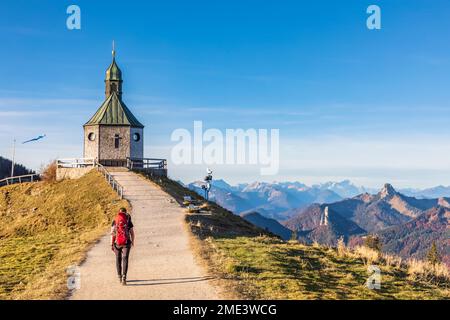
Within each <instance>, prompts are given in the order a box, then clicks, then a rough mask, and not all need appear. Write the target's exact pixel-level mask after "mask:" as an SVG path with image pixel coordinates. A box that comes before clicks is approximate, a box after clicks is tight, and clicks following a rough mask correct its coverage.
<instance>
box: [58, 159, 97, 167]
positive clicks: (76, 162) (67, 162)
mask: <svg viewBox="0 0 450 320" xmlns="http://www.w3.org/2000/svg"><path fill="white" fill-rule="evenodd" d="M95 164H96V159H95V158H71V159H58V160H56V165H57V167H58V168H85V167H95Z"/></svg>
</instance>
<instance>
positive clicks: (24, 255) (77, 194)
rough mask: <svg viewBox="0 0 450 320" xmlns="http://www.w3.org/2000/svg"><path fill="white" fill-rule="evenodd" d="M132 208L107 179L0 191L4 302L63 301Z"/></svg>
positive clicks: (0, 277) (0, 281)
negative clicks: (71, 272) (78, 270)
mask: <svg viewBox="0 0 450 320" xmlns="http://www.w3.org/2000/svg"><path fill="white" fill-rule="evenodd" d="M122 206H123V207H127V206H128V203H127V202H126V201H124V200H120V199H118V197H117V195H116V194H115V193H114V192H113V191H112V190H111V188H110V187H109V186H108V184H107V183H106V182H105V181H104V179H103V177H102V176H101V175H99V174H98V173H96V172H91V173H89V174H88V175H86V176H85V177H83V178H81V179H79V180H66V181H62V182H58V183H44V182H39V183H34V184H22V185H13V186H9V187H2V188H0V248H1V250H0V261H1V263H0V299H58V298H59V299H61V298H65V296H66V295H67V287H66V279H67V275H66V274H65V272H66V271H65V270H66V268H67V267H69V266H71V265H73V264H78V263H80V262H81V261H82V260H83V258H84V256H85V253H86V251H87V249H88V248H89V247H90V245H91V244H93V243H94V242H95V241H96V240H97V239H98V238H99V237H100V236H101V235H103V234H104V233H105V232H106V231H107V228H108V225H109V222H110V221H111V219H112V216H113V215H114V214H115V213H116V212H117V211H118V209H119V208H120V207H122Z"/></svg>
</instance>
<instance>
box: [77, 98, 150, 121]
mask: <svg viewBox="0 0 450 320" xmlns="http://www.w3.org/2000/svg"><path fill="white" fill-rule="evenodd" d="M99 124H103V125H118V126H119V125H121V126H131V127H138V128H143V127H144V126H143V125H142V123H140V122H139V121H138V120H137V119H136V117H135V116H134V115H133V114H132V113H131V111H130V109H128V108H127V106H126V105H125V103H124V102H123V101H122V100H121V99H120V98H119V97H118V96H117V93H115V92H113V93H112V94H111V95H110V96H109V97H108V98H107V99H106V100H105V102H103V104H102V105H101V106H100V108H99V109H98V110H97V112H96V113H95V114H94V116H93V117H92V118H91V120H89V121H88V122H87V123H86V124H85V126H90V125H99Z"/></svg>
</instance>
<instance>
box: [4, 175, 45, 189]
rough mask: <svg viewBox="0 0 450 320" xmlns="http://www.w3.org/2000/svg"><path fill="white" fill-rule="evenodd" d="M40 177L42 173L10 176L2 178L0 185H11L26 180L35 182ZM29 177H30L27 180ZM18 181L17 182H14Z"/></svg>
mask: <svg viewBox="0 0 450 320" xmlns="http://www.w3.org/2000/svg"><path fill="white" fill-rule="evenodd" d="M39 178H40V175H39V174H37V173H35V174H26V175H23V176H15V177H9V178H5V179H2V180H0V187H1V186H5V185H6V186H9V185H12V184H16V183H25V182H34V181H35V180H36V181H38V180H39ZM27 179H29V180H28V181H27ZM14 181H16V182H14Z"/></svg>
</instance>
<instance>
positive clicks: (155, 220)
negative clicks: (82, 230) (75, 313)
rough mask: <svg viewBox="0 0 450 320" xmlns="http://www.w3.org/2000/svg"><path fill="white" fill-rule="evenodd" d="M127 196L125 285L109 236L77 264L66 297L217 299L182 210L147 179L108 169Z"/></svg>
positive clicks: (78, 298)
mask: <svg viewBox="0 0 450 320" xmlns="http://www.w3.org/2000/svg"><path fill="white" fill-rule="evenodd" d="M112 174H113V175H114V176H115V178H116V179H117V180H118V181H119V183H120V184H122V185H123V186H124V195H125V198H126V199H127V200H128V201H130V203H131V205H132V207H133V212H132V214H131V215H132V219H133V224H134V229H135V233H136V245H135V246H134V247H133V248H132V249H131V254H130V262H129V271H128V285H127V286H126V287H125V286H122V285H120V283H119V281H118V279H117V276H116V271H115V256H114V253H113V252H112V251H111V248H110V245H109V243H110V238H109V237H110V236H109V234H108V235H105V236H104V237H103V238H102V239H101V240H100V241H99V242H98V243H97V244H96V245H95V246H94V247H93V248H92V249H91V250H90V251H89V252H88V255H87V259H86V261H85V262H84V263H83V264H82V265H81V267H80V271H81V274H80V276H81V288H80V289H79V290H76V291H74V292H73V294H72V296H71V299H76V300H90V299H96V300H98V299H131V300H136V299H175V300H177V299H180V300H189V299H219V294H218V291H217V289H216V288H215V287H214V286H213V284H212V282H214V279H212V278H211V277H208V276H207V275H206V274H205V270H203V268H201V267H200V266H199V265H198V264H197V263H196V262H195V260H194V256H193V253H192V251H191V249H190V247H189V234H188V232H189V231H188V230H187V228H186V226H185V222H184V212H183V209H182V208H180V206H179V205H178V204H177V203H176V202H175V201H174V200H173V199H172V198H171V197H170V196H169V195H167V194H166V193H165V192H163V191H162V190H161V189H159V188H158V186H156V185H155V184H153V183H152V182H150V181H148V180H146V179H144V178H142V177H140V176H138V175H137V174H135V173H132V172H128V171H118V172H112Z"/></svg>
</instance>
